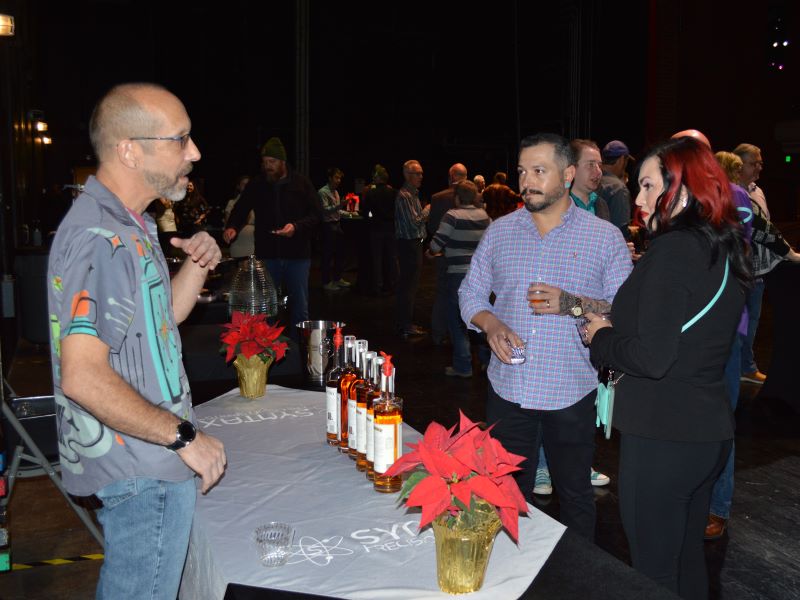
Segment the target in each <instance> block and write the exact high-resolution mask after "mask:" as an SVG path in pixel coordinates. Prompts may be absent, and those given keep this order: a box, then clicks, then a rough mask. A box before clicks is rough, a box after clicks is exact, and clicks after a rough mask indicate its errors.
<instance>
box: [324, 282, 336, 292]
mask: <svg viewBox="0 0 800 600" xmlns="http://www.w3.org/2000/svg"><path fill="white" fill-rule="evenodd" d="M322 289H323V290H325V291H326V292H338V291H339V289H340V288H339V284H337V283H336V282H335V281H330V282H328V283H326V284H325V285H323V286H322Z"/></svg>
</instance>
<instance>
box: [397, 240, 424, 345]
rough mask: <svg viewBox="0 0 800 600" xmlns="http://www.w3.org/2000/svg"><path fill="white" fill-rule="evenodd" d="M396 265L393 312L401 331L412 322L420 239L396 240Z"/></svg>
mask: <svg viewBox="0 0 800 600" xmlns="http://www.w3.org/2000/svg"><path fill="white" fill-rule="evenodd" d="M397 266H398V273H397V293H396V295H395V311H394V312H395V321H396V325H397V329H399V330H401V331H402V330H405V329H408V328H410V327H411V326H412V325H413V324H414V321H413V317H414V301H415V300H416V297H417V288H418V287H419V275H420V270H421V269H422V240H419V239H417V240H404V239H398V240H397Z"/></svg>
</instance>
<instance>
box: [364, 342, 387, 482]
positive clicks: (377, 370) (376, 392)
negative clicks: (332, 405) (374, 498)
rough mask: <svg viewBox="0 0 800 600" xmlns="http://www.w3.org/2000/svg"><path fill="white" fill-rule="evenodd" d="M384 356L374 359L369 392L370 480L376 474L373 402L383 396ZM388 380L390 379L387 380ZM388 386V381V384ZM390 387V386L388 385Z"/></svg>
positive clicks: (368, 475) (368, 445) (368, 454)
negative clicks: (372, 385) (371, 385)
mask: <svg viewBox="0 0 800 600" xmlns="http://www.w3.org/2000/svg"><path fill="white" fill-rule="evenodd" d="M381 354H383V353H381ZM383 362H384V358H383V356H378V357H377V358H376V359H375V360H374V361H372V381H373V383H374V387H373V388H372V389H371V390H370V391H369V392H367V419H366V421H367V451H366V459H367V469H366V474H367V479H369V480H370V481H372V480H373V478H374V476H375V467H374V463H375V411H374V409H373V403H374V402H375V400H376V399H377V398H380V397H381V381H382V377H383V375H382V368H383ZM386 381H387V382H388V379H387V380H386ZM386 385H387V386H388V383H387V384H386ZM387 389H388V387H387Z"/></svg>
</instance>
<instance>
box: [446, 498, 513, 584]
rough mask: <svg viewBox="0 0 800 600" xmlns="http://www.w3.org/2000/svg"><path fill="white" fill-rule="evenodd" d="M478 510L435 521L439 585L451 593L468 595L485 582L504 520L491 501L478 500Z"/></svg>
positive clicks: (476, 503) (476, 508)
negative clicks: (487, 566) (495, 541)
mask: <svg viewBox="0 0 800 600" xmlns="http://www.w3.org/2000/svg"><path fill="white" fill-rule="evenodd" d="M475 505H476V506H475V509H474V510H472V511H469V512H461V513H459V515H458V517H449V516H442V517H438V518H436V519H434V521H433V534H434V537H435V539H436V574H437V577H438V580H439V588H440V589H441V590H442V591H443V592H446V593H448V594H467V593H469V592H474V591H476V590H479V589H480V588H481V586H482V585H483V577H484V575H485V574H486V565H487V564H488V563H489V555H490V554H491V553H492V547H493V546H494V540H495V537H496V536H497V532H498V531H500V528H501V526H502V523H501V522H500V518H499V517H498V516H497V513H496V512H495V510H494V507H492V506H491V505H490V504H488V503H487V502H485V501H483V500H478V501H475Z"/></svg>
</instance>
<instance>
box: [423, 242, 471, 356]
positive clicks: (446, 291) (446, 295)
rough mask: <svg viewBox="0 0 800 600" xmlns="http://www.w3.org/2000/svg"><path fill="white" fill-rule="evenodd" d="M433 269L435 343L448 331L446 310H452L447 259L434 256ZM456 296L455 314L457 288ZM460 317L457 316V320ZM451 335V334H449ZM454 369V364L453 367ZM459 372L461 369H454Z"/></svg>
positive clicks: (432, 335) (432, 322) (448, 324)
mask: <svg viewBox="0 0 800 600" xmlns="http://www.w3.org/2000/svg"><path fill="white" fill-rule="evenodd" d="M433 268H434V271H435V272H436V292H435V295H434V297H433V310H432V311H431V338H433V341H434V342H436V343H439V342H442V341H444V337H445V335H447V332H448V331H449V330H450V317H449V316H448V310H452V303H451V290H450V283H449V278H450V274H449V273H448V272H447V259H446V258H445V257H444V256H436V257H434V259H433ZM464 275H466V273H465V274H463V275H462V276H461V279H459V282H458V283H459V285H461V281H462V280H463V279H464ZM455 295H456V312H457V313H459V314H460V311H459V310H458V286H456V289H455ZM460 319H461V317H460V316H459V320H460ZM451 335H452V334H451ZM453 367H455V364H454V365H453ZM456 370H457V371H461V369H458V368H457V369H456Z"/></svg>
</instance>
